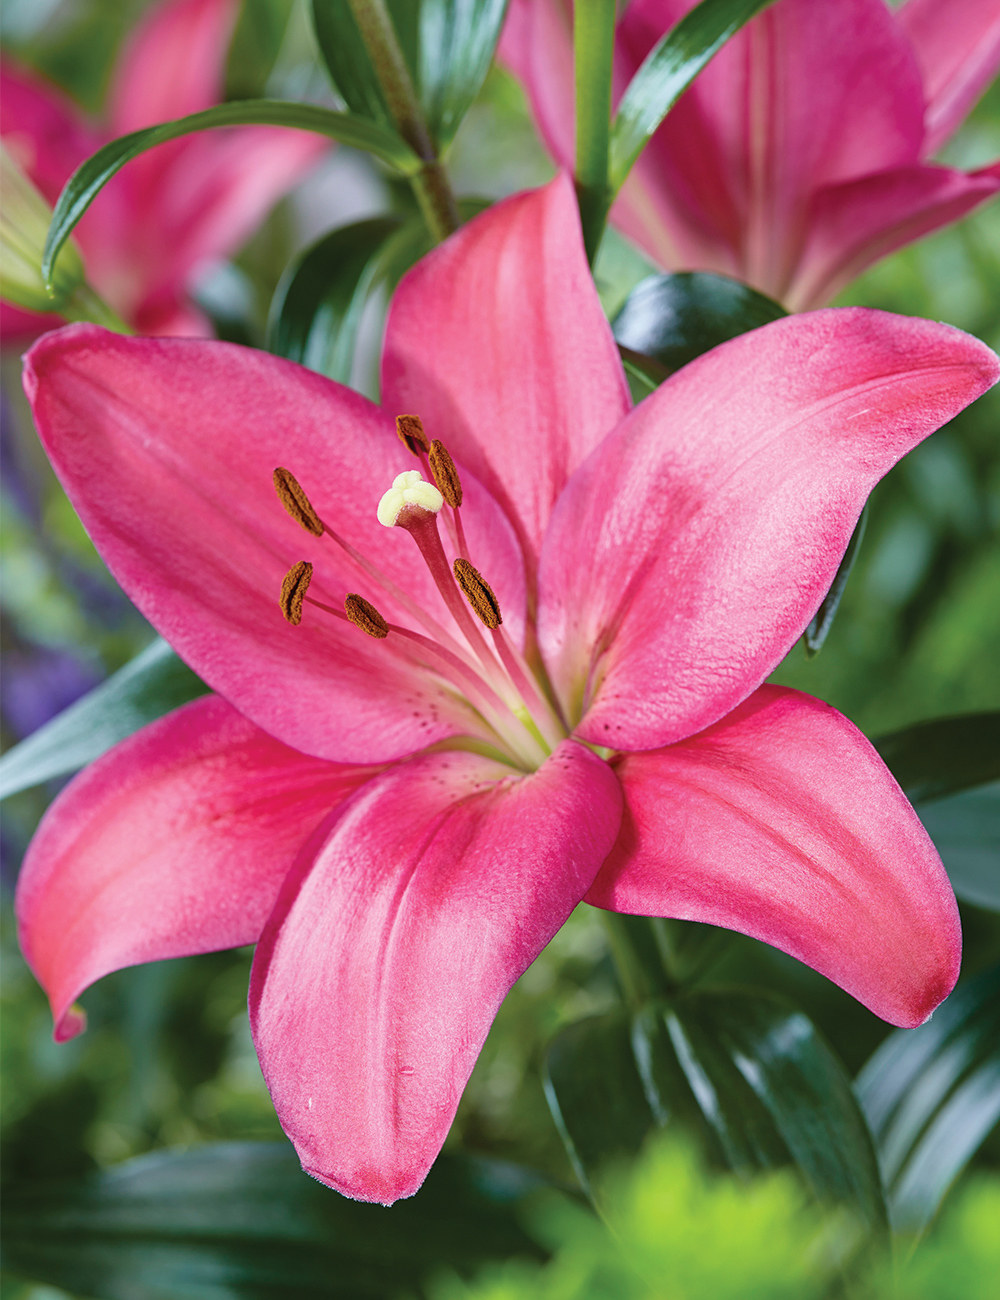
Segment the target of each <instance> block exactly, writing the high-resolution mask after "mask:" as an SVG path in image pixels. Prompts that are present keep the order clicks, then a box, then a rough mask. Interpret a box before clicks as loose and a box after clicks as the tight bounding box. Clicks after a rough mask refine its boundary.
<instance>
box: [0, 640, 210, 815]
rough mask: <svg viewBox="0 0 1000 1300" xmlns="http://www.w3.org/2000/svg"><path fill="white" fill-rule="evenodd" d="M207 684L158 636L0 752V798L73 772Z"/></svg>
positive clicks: (195, 697) (204, 689) (184, 701)
mask: <svg viewBox="0 0 1000 1300" xmlns="http://www.w3.org/2000/svg"><path fill="white" fill-rule="evenodd" d="M207 691H208V687H207V686H206V685H205V684H204V682H202V681H200V680H199V679H198V678H197V677H196V676H195V674H194V673H193V672H192V671H191V669H190V668H188V666H187V665H186V664H184V663H182V662H181V660H180V659H178V657H177V655H176V654H174V652H173V650H171V648H170V646H168V645H167V643H166V641H163V640H162V639H160V638H159V637H157V639H156V640H155V641H154V642H153V643H152V645H150V646H147V647H146V649H145V650H143V652H142V654H140V655H137V656H136V657H135V659H133V660H132V661H131V663H128V664H126V665H125V667H124V668H120V669H119V670H118V672H116V673H114V674H113V675H112V676H111V677H109V678H108V680H107V681H106V682H102V683H101V684H100V686H96V687H95V688H94V689H93V690H92V691H90V692H89V693H88V694H87V695H85V696H84V697H83V698H82V699H80V700H77V701H76V703H75V704H71V705H70V706H69V708H68V709H64V710H63V712H62V713H60V714H59V716H58V717H57V718H53V719H52V721H51V722H47V723H46V724H45V726H44V727H40V728H39V729H38V731H36V732H34V733H33V734H32V735H30V736H29V737H28V738H27V740H22V741H21V743H20V744H19V745H15V746H14V748H13V749H9V750H8V751H7V753H6V754H4V756H3V758H0V799H6V798H7V796H8V795H11V794H16V793H17V791H18V790H27V789H30V787H31V786H33V785H40V784H41V782H42V781H51V780H52V778H53V777H56V776H65V774H66V773H67V772H75V771H76V770H77V769H78V768H81V767H84V766H85V765H86V764H87V763H90V762H92V761H93V760H94V759H95V758H100V756H101V755H102V754H103V753H105V752H106V751H107V750H109V749H110V748H111V747H112V745H116V744H117V743H118V742H119V740H124V739H125V737H126V736H131V735H132V733H133V732H134V731H138V730H139V728H140V727H144V726H145V725H146V723H147V722H153V721H154V720H155V719H156V718H160V717H162V716H163V715H164V714H165V713H169V712H170V711H171V709H176V708H178V707H179V706H180V705H182V704H186V703H187V702H188V701H189V700H194V699H197V697H198V696H199V695H204V694H206V692H207Z"/></svg>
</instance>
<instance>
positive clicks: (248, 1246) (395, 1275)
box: [4, 1142, 544, 1300]
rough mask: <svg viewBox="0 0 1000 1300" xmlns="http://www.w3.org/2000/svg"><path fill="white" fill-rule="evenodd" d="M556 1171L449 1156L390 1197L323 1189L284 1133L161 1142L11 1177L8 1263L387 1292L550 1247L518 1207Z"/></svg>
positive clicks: (342, 1293) (122, 1290)
mask: <svg viewBox="0 0 1000 1300" xmlns="http://www.w3.org/2000/svg"><path fill="white" fill-rule="evenodd" d="M543 1184H544V1180H543V1179H542V1178H541V1177H540V1176H539V1175H537V1174H534V1173H533V1172H532V1171H529V1170H524V1169H522V1168H520V1167H518V1166H516V1165H509V1164H505V1163H503V1162H500V1161H490V1160H476V1159H472V1158H469V1157H459V1156H454V1155H452V1156H449V1155H443V1156H440V1157H439V1158H438V1161H437V1163H436V1164H435V1166H434V1168H433V1169H432V1170H431V1172H430V1174H429V1175H428V1178H427V1181H426V1183H425V1184H424V1186H423V1187H422V1188H421V1190H420V1191H419V1192H418V1193H417V1195H416V1196H414V1197H413V1198H411V1199H410V1200H407V1201H400V1202H399V1203H398V1204H397V1205H395V1206H393V1207H392V1208H391V1209H388V1210H387V1209H385V1208H383V1207H382V1206H380V1205H364V1204H361V1203H360V1202H357V1201H350V1200H347V1199H346V1198H345V1197H343V1196H339V1195H338V1194H337V1193H336V1192H332V1191H330V1190H329V1188H326V1187H323V1186H322V1185H321V1184H320V1183H318V1182H316V1181H314V1180H313V1179H311V1178H310V1177H309V1176H308V1175H307V1174H305V1173H303V1172H302V1169H301V1168H300V1166H299V1162H298V1159H297V1158H296V1156H295V1153H294V1151H293V1150H292V1148H291V1147H290V1146H287V1145H286V1144H285V1143H271V1142H226V1143H216V1144H212V1145H209V1146H204V1147H198V1148H195V1149H193V1150H190V1151H181V1152H174V1151H170V1152H157V1153H154V1154H152V1155H148V1156H140V1157H139V1158H138V1159H135V1160H129V1161H127V1162H126V1163H125V1164H122V1165H119V1166H117V1167H116V1168H112V1169H108V1170H104V1171H103V1172H101V1173H100V1174H98V1175H96V1176H93V1177H90V1178H86V1179H76V1180H71V1181H65V1182H60V1183H55V1184H53V1183H42V1184H37V1185H35V1184H28V1185H24V1184H21V1185H14V1186H12V1187H10V1188H7V1189H5V1197H4V1209H5V1215H4V1217H5V1225H4V1228H5V1242H4V1267H5V1268H7V1269H9V1270H10V1271H11V1272H14V1273H17V1274H19V1275H20V1276H21V1277H24V1278H30V1279H31V1280H33V1281H37V1282H44V1283H48V1284H49V1285H53V1286H61V1287H66V1288H71V1289H72V1290H73V1292H74V1293H77V1292H79V1293H82V1294H84V1295H93V1296H101V1297H103V1298H104V1300H166V1297H168V1296H169V1297H191V1300H195V1298H197V1300H262V1297H265V1296H288V1297H291V1296H295V1297H296V1300H320V1298H321V1297H322V1298H323V1300H389V1298H390V1297H393V1296H397V1295H400V1294H406V1295H409V1294H412V1293H413V1292H414V1291H415V1290H417V1289H418V1288H419V1287H420V1285H421V1283H423V1282H424V1281H425V1280H426V1278H427V1277H428V1275H430V1274H433V1273H434V1272H436V1271H439V1270H440V1269H442V1268H445V1267H447V1268H450V1269H456V1270H457V1271H458V1272H460V1273H463V1274H466V1275H468V1274H469V1273H471V1272H472V1271H473V1270H475V1269H476V1268H478V1267H480V1266H481V1265H482V1264H484V1263H486V1262H487V1261H490V1260H499V1259H505V1258H508V1257H509V1256H511V1255H521V1256H523V1255H529V1256H535V1257H537V1256H538V1254H539V1250H538V1247H537V1246H535V1245H534V1243H533V1242H532V1241H531V1240H530V1239H529V1238H528V1237H527V1235H526V1234H525V1233H524V1232H523V1230H522V1229H521V1228H520V1227H519V1225H518V1221H517V1217H516V1213H517V1206H518V1203H519V1201H520V1200H521V1198H522V1197H523V1196H524V1195H525V1194H526V1193H528V1192H530V1191H532V1190H534V1189H536V1188H537V1187H539V1186H541V1185H543Z"/></svg>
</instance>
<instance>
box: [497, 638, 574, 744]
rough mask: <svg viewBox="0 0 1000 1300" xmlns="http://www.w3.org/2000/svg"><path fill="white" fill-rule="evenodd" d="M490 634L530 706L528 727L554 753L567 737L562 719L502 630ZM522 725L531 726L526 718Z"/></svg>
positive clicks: (514, 681)
mask: <svg viewBox="0 0 1000 1300" xmlns="http://www.w3.org/2000/svg"><path fill="white" fill-rule="evenodd" d="M491 634H492V636H493V644H494V645H495V646H496V650H497V654H498V655H499V656H500V661H501V663H502V664H503V666H504V667H505V668H506V669H507V672H508V674H509V675H510V679H511V681H512V682H513V683H514V686H515V688H516V689H517V692H518V694H519V695H520V696H521V699H522V700H523V701H524V703H525V705H526V706H527V707H526V710H525V712H526V714H527V716H528V718H529V719H530V721H531V727H529V730H532V729H533V730H534V731H535V732H537V734H538V737H539V739H541V740H542V743H543V744H545V746H546V748H548V749H549V750H551V749H553V748H554V747H555V746H556V745H558V744H559V742H560V740H562V739H563V738H564V736H565V731H564V729H563V727H562V725H561V723H560V720H559V718H558V717H556V715H555V712H554V711H553V709H552V706H551V705H550V704H549V702H548V700H547V699H545V697H544V696H543V695H542V693H541V691H539V689H538V687H537V686H536V685H535V683H534V681H533V680H532V678H531V674H530V672H529V670H528V668H527V667H526V665H525V664H524V661H523V659H522V658H521V656H520V655H519V654H518V652H517V648H516V647H515V645H514V643H513V642H512V641H511V639H510V637H509V636H508V635H507V633H506V632H505V631H504V630H503V628H502V627H495V628H493V629H491ZM519 716H520V715H519ZM536 718H543V719H544V720H545V724H546V732H548V735H545V734H543V732H542V731H541V730H540V728H539V727H538V725H537V723H536V721H535V719H536ZM521 721H522V722H523V723H524V725H525V726H528V722H526V721H525V719H524V718H522V719H521Z"/></svg>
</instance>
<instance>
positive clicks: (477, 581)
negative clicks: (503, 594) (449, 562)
mask: <svg viewBox="0 0 1000 1300" xmlns="http://www.w3.org/2000/svg"><path fill="white" fill-rule="evenodd" d="M453 568H454V571H455V577H456V578H457V579H458V585H459V586H460V587H461V588H462V591H463V593H464V594H465V599H466V600H467V601H468V602H469V604H470V605H471V606H472V608H473V609H474V610H475V612H476V613H477V614H478V615H479V617H480V619H481V620H482V622H483V623H485V624H486V626H487V627H488V628H489V629H490V630H491V631H492V630H493V629H494V628H497V627H499V626H500V624H501V623H502V622H503V617H502V616H501V614H500V602H499V601H498V600H497V598H496V596H494V594H493V588H492V587H491V586H490V584H489V583H488V582H487V581H486V579H485V578H484V577H483V575H482V574H481V573H480V572H479V570H478V569H477V568H475V566H474V565H472V564H470V563H469V561H468V560H463V559H458V560H456V561H455V563H454V565H453Z"/></svg>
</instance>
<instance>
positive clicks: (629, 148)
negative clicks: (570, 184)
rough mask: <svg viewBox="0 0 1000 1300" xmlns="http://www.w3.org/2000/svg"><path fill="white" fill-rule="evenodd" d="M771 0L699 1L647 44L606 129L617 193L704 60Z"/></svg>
mask: <svg viewBox="0 0 1000 1300" xmlns="http://www.w3.org/2000/svg"><path fill="white" fill-rule="evenodd" d="M771 2H772V0H702V3H701V4H700V5H698V6H697V8H695V9H692V10H691V11H690V13H687V14H685V15H684V17H683V18H682V19H681V21H680V22H679V23H678V24H677V26H676V27H674V28H672V29H671V30H670V31H669V32H667V34H666V35H665V36H664V37H663V38H662V40H660V41H659V43H658V44H657V45H655V46H654V47H653V49H652V50H651V51H650V53H649V54H648V56H647V57H646V60H645V62H644V63H643V65H642V67H641V68H640V69H639V71H638V72H637V73H636V74H635V76H634V77H633V78H632V80H631V81H630V82H629V85H628V88H627V89H626V91H625V94H624V95H623V96H622V100H621V103H620V104H619V105H618V115H617V117H616V118H615V121H614V125H613V126H612V128H611V192H612V195H614V194H617V192H618V191H619V190H620V189H621V187H622V185H623V184H624V181H625V178H626V177H627V176H628V174H629V172H630V171H631V170H632V166H633V164H634V163H635V160H636V159H637V158H638V157H639V155H640V153H642V151H643V149H644V148H645V147H646V145H647V144H648V143H649V141H650V140H651V139H652V137H653V135H654V133H655V131H656V128H657V127H658V126H659V125H660V123H661V122H662V121H663V119H664V118H665V117H666V115H667V113H669V112H670V110H671V108H673V106H674V104H675V103H676V102H677V100H678V99H679V98H680V97H681V95H682V94H683V93H684V91H685V90H686V89H687V88H688V86H689V85H690V84H691V82H692V81H694V79H695V77H696V76H697V75H698V73H699V72H701V70H702V68H703V67H704V66H705V64H706V63H708V61H709V60H710V59H711V58H712V56H713V55H714V54H716V53H717V52H718V51H719V50H720V49H721V48H722V46H723V45H724V44H725V43H726V41H728V40H729V38H730V37H731V36H733V35H734V34H735V33H736V32H738V31H739V29H740V28H741V27H742V26H743V24H744V23H746V22H749V20H750V19H751V18H753V17H754V15H755V14H758V13H760V11H761V10H762V9H764V8H766V7H767V5H768V4H770V3H771Z"/></svg>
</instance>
